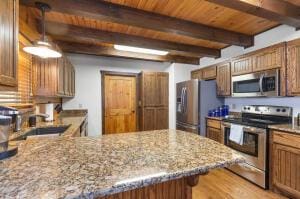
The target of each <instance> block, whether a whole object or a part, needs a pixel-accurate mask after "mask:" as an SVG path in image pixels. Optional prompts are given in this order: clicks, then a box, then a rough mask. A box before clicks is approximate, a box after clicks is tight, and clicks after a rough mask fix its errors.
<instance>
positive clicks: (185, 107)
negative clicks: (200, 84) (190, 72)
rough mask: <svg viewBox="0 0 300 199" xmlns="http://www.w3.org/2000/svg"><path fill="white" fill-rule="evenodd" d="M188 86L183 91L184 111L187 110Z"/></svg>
mask: <svg viewBox="0 0 300 199" xmlns="http://www.w3.org/2000/svg"><path fill="white" fill-rule="evenodd" d="M186 89H187V87H184V93H183V98H184V112H186V111H187V103H186V102H187V93H186Z"/></svg>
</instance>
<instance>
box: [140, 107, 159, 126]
mask: <svg viewBox="0 0 300 199" xmlns="http://www.w3.org/2000/svg"><path fill="white" fill-rule="evenodd" d="M155 113H156V110H155V107H145V108H143V110H142V126H141V127H142V130H143V131H150V130H155V129H156V120H155Z"/></svg>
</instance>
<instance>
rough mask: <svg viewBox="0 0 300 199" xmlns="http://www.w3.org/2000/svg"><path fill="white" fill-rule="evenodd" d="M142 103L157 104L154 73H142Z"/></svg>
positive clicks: (146, 104) (145, 104)
mask: <svg viewBox="0 0 300 199" xmlns="http://www.w3.org/2000/svg"><path fill="white" fill-rule="evenodd" d="M142 86H143V103H144V104H143V105H144V106H156V104H157V96H156V93H157V90H156V73H155V72H145V73H143V85H142Z"/></svg>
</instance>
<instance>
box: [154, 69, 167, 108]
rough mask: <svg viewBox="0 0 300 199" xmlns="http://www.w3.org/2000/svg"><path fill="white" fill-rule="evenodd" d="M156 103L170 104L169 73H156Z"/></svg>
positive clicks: (160, 104)
mask: <svg viewBox="0 0 300 199" xmlns="http://www.w3.org/2000/svg"><path fill="white" fill-rule="evenodd" d="M156 92H157V95H156V100H157V102H156V105H157V106H169V74H168V73H161V72H159V73H157V74H156Z"/></svg>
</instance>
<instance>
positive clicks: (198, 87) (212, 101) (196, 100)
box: [176, 80, 224, 136]
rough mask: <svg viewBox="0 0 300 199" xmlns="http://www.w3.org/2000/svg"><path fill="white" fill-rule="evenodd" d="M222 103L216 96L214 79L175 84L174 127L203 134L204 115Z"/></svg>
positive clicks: (222, 99)
mask: <svg viewBox="0 0 300 199" xmlns="http://www.w3.org/2000/svg"><path fill="white" fill-rule="evenodd" d="M223 104H224V98H218V97H217V88H216V81H214V80H212V81H198V80H189V81H185V82H180V83H177V84H176V129H179V130H184V131H188V132H193V133H197V134H199V135H203V136H205V134H206V133H205V132H206V124H205V117H206V116H207V114H208V111H209V110H210V109H214V108H217V107H219V106H222V105H223Z"/></svg>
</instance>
